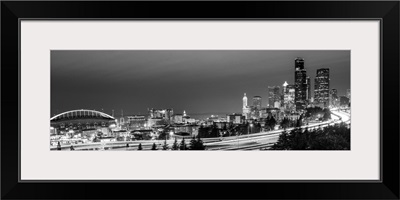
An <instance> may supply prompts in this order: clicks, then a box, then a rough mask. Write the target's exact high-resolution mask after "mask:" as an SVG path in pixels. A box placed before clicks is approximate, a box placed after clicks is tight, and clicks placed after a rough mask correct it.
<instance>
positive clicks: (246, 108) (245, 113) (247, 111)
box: [243, 93, 251, 119]
mask: <svg viewBox="0 0 400 200" xmlns="http://www.w3.org/2000/svg"><path fill="white" fill-rule="evenodd" d="M250 113H251V108H250V107H249V106H248V105H247V96H246V93H244V96H243V116H245V117H246V119H249V118H250Z"/></svg>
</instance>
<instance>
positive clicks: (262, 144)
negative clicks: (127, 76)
mask: <svg viewBox="0 0 400 200" xmlns="http://www.w3.org/2000/svg"><path fill="white" fill-rule="evenodd" d="M331 113H332V115H331V116H332V119H331V120H329V121H326V122H320V123H315V124H309V125H304V126H301V127H300V128H301V129H305V128H308V129H310V130H313V129H315V128H324V127H326V126H329V125H334V124H339V123H342V122H344V123H346V124H350V114H349V113H347V112H345V111H341V110H338V109H332V110H331ZM293 129H295V128H288V129H285V130H284V129H279V130H273V131H268V132H261V133H253V134H247V135H240V136H229V137H223V138H202V140H203V143H204V145H205V146H207V149H206V150H221V151H222V150H255V149H263V148H269V147H271V146H272V145H273V144H274V143H276V142H277V141H278V138H279V135H280V134H281V133H282V132H283V131H288V132H289V131H291V130H293ZM164 142H165V140H136V141H119V142H108V143H89V144H77V145H74V149H75V150H108V151H110V150H111V151H121V150H127V151H132V150H137V149H138V146H139V144H142V148H143V150H150V149H151V147H152V145H153V143H155V144H156V145H157V148H158V150H161V149H162V145H163V144H164ZM166 142H167V144H168V146H169V148H171V147H172V145H173V143H174V139H169V140H166ZM189 142H190V140H189V139H186V144H187V145H189ZM179 143H180V140H179V141H178V144H179ZM127 144H128V145H129V146H128V147H127V146H126V145H127ZM69 148H70V146H63V147H62V150H69ZM51 150H56V147H52V148H51Z"/></svg>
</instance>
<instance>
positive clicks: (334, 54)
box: [51, 50, 350, 115]
mask: <svg viewBox="0 0 400 200" xmlns="http://www.w3.org/2000/svg"><path fill="white" fill-rule="evenodd" d="M297 57H301V58H304V60H305V62H304V67H305V69H307V76H309V77H310V78H311V80H314V78H315V74H316V70H317V69H319V68H330V79H331V87H330V88H332V89H333V88H334V89H337V91H338V96H342V95H345V94H346V92H347V89H350V51H326V50H324V51H272V50H206V51H205V50H189V51H188V50H182V51H181V50H179V51H177V50H134V51H133V50H132V51H114V50H113V51H108V50H107V51H52V52H51V115H54V114H58V113H61V112H64V111H67V110H73V109H84V108H87V109H95V110H101V111H104V112H105V113H109V114H110V113H111V110H112V109H114V112H115V114H116V115H119V113H120V111H121V110H124V113H126V115H132V114H147V109H148V108H172V109H174V111H175V112H176V113H181V112H183V110H186V112H188V113H189V114H190V113H194V114H201V113H204V114H207V113H210V114H212V113H214V114H216V113H233V112H240V110H241V107H242V106H241V105H240V104H241V101H240V99H241V98H242V95H243V93H247V96H248V97H249V100H250V99H251V100H252V99H253V97H254V96H260V97H261V99H262V102H261V106H262V107H266V106H267V104H268V103H267V101H268V87H269V86H279V87H281V89H282V84H283V83H284V82H285V81H286V82H288V83H289V84H294V74H293V71H294V68H295V65H294V59H295V58H297ZM313 85H314V83H311V86H313ZM311 91H312V94H313V91H314V88H312V89H311ZM248 104H252V102H248Z"/></svg>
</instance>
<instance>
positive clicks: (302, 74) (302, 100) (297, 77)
mask: <svg viewBox="0 0 400 200" xmlns="http://www.w3.org/2000/svg"><path fill="white" fill-rule="evenodd" d="M294 66H295V72H294V87H295V105H296V110H304V108H305V105H306V101H307V71H306V69H305V68H304V59H303V58H296V59H295V61H294Z"/></svg>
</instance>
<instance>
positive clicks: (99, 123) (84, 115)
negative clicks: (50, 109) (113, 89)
mask: <svg viewBox="0 0 400 200" xmlns="http://www.w3.org/2000/svg"><path fill="white" fill-rule="evenodd" d="M115 125H116V120H115V118H114V117H112V116H110V115H108V114H106V113H103V112H99V111H95V110H85V109H81V110H71V111H67V112H63V113H61V114H58V115H55V116H53V117H52V118H50V127H51V129H53V130H55V131H67V130H85V129H98V128H112V127H114V126H115Z"/></svg>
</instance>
